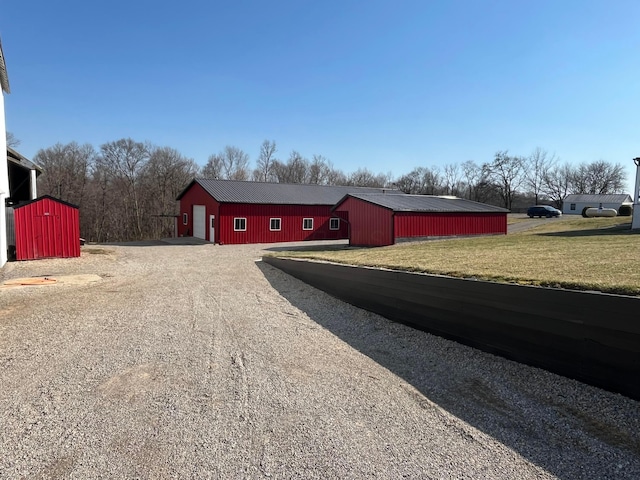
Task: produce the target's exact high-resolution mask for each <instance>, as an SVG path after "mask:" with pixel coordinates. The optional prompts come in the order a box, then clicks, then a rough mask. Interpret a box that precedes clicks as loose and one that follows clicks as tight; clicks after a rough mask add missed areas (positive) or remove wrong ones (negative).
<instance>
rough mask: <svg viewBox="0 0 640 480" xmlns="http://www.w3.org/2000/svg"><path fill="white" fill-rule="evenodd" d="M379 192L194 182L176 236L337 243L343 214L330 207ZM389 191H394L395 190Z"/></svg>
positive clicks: (183, 197) (344, 231) (184, 196)
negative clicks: (350, 195)
mask: <svg viewBox="0 0 640 480" xmlns="http://www.w3.org/2000/svg"><path fill="white" fill-rule="evenodd" d="M383 191H385V190H383V189H381V188H366V187H349V186H326V185H309V184H287V183H266V182H246V181H236V180H210V179H195V180H193V181H192V182H191V183H190V184H189V185H188V186H187V188H185V189H184V191H183V192H182V193H181V194H180V195H179V196H178V198H177V200H179V201H180V217H179V218H178V235H179V236H193V237H197V238H202V239H204V240H208V241H210V242H214V243H220V244H238V243H275V242H296V241H302V240H340V239H346V238H347V237H348V226H347V222H346V220H347V218H346V217H347V214H346V213H343V212H335V213H334V212H332V211H331V208H332V207H333V206H334V205H335V204H336V202H338V201H339V200H340V199H341V198H342V197H344V196H345V195H346V194H348V193H374V192H375V193H381V192H383ZM393 192H396V193H398V192H397V190H394V191H393Z"/></svg>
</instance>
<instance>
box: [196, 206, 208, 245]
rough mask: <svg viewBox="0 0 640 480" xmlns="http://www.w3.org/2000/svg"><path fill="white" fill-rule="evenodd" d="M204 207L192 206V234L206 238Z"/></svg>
mask: <svg viewBox="0 0 640 480" xmlns="http://www.w3.org/2000/svg"><path fill="white" fill-rule="evenodd" d="M206 226H207V219H206V208H205V206H204V205H194V206H193V236H194V237H196V238H201V239H203V240H206V238H207V237H206V232H205V230H206Z"/></svg>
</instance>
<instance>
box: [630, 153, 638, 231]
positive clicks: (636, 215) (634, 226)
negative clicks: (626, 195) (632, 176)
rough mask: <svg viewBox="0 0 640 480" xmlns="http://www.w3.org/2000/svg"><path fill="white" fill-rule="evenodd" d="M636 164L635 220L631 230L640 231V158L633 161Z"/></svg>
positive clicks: (632, 221)
mask: <svg viewBox="0 0 640 480" xmlns="http://www.w3.org/2000/svg"><path fill="white" fill-rule="evenodd" d="M633 163H635V164H636V187H635V190H634V191H633V219H632V220H631V229H632V230H636V229H640V157H636V158H634V159H633Z"/></svg>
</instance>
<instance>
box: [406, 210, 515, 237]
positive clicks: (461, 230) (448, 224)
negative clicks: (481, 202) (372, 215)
mask: <svg viewBox="0 0 640 480" xmlns="http://www.w3.org/2000/svg"><path fill="white" fill-rule="evenodd" d="M394 227H395V237H396V238H410V237H445V236H451V235H487V234H506V233H507V215H506V213H410V212H397V213H396V214H395V218H394Z"/></svg>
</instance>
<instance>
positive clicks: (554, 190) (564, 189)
mask: <svg viewBox="0 0 640 480" xmlns="http://www.w3.org/2000/svg"><path fill="white" fill-rule="evenodd" d="M572 178H573V169H572V168H571V165H569V164H568V163H565V164H564V165H558V164H555V165H553V166H551V167H550V168H548V169H547V170H546V171H545V172H544V174H543V177H542V190H541V191H542V193H543V194H544V195H545V196H547V197H549V198H550V199H551V201H552V202H553V204H554V205H555V206H556V208H562V202H563V201H564V197H566V196H567V194H568V193H569V191H570V190H571V181H572Z"/></svg>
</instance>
